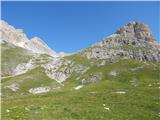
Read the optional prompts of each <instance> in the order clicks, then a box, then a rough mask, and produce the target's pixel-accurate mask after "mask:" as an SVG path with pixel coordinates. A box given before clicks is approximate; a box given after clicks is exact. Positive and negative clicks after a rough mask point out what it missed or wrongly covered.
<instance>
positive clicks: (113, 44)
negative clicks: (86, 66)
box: [85, 22, 160, 61]
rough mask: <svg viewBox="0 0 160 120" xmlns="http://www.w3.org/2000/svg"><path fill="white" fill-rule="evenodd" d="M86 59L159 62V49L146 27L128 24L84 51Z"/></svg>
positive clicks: (137, 23)
mask: <svg viewBox="0 0 160 120" xmlns="http://www.w3.org/2000/svg"><path fill="white" fill-rule="evenodd" d="M85 51H86V52H85V56H86V57H87V58H88V59H91V58H97V59H110V58H114V57H117V56H119V57H128V58H133V59H137V60H141V61H160V47H159V45H158V43H157V42H156V41H155V40H154V38H153V35H152V33H151V31H150V29H149V27H148V26H147V25H145V24H144V23H140V22H130V23H128V24H127V25H125V26H123V27H121V28H120V29H118V30H117V31H116V32H115V33H114V34H112V35H110V36H108V37H106V38H104V40H103V41H101V42H99V43H97V44H95V45H93V46H92V47H91V48H88V49H86V50H85Z"/></svg>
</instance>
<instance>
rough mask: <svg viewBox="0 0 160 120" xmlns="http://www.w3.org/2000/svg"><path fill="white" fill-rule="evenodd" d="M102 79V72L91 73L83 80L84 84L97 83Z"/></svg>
mask: <svg viewBox="0 0 160 120" xmlns="http://www.w3.org/2000/svg"><path fill="white" fill-rule="evenodd" d="M101 79H102V74H101V73H95V74H90V75H89V76H88V77H87V78H84V79H82V80H81V83H82V84H87V83H95V82H97V81H99V80H101Z"/></svg>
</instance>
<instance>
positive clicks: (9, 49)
mask: <svg viewBox="0 0 160 120" xmlns="http://www.w3.org/2000/svg"><path fill="white" fill-rule="evenodd" d="M1 51H2V56H1V57H2V59H1V60H2V65H1V68H2V75H3V76H7V75H9V74H10V72H11V71H12V70H13V69H15V67H16V66H17V65H18V64H20V63H25V62H27V61H28V60H29V59H30V58H31V54H29V53H28V51H27V50H24V49H23V48H20V47H16V46H14V45H10V44H8V43H4V44H2V45H1Z"/></svg>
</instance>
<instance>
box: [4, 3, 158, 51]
mask: <svg viewBox="0 0 160 120" xmlns="http://www.w3.org/2000/svg"><path fill="white" fill-rule="evenodd" d="M159 7H160V2H129V1H128V2H98V1H97V2H82V1H81V2H73V1H72V2H62V1H61V2H56V1H54V2H53V1H52V2H51V1H50V2H49V1H48V2H44V1H43V2H31V1H30V2H24V1H23V2H22V1H21V2H11V1H10V2H2V6H1V11H2V13H1V14H2V15H1V19H2V20H5V21H6V22H7V23H9V24H10V25H12V26H14V27H15V28H19V29H23V31H24V32H25V33H26V35H27V37H28V38H29V39H31V38H32V37H34V36H38V37H40V38H41V39H43V41H45V42H46V43H47V44H48V46H49V47H51V48H52V49H53V50H55V51H56V52H61V51H63V52H68V53H70V52H76V51H78V50H81V49H84V48H87V47H89V46H90V45H92V44H95V43H96V42H98V41H100V40H102V39H103V38H104V37H106V36H108V35H111V34H112V33H114V32H115V31H116V30H117V29H118V28H119V27H121V26H123V25H125V24H127V23H128V22H130V21H139V22H144V23H146V24H148V25H149V26H150V28H151V30H152V33H153V36H154V38H155V39H156V40H158V41H159V40H160V36H159V35H160V32H159V30H160V24H159V20H160V19H159V18H158V16H159V14H160V13H159V12H160V10H159Z"/></svg>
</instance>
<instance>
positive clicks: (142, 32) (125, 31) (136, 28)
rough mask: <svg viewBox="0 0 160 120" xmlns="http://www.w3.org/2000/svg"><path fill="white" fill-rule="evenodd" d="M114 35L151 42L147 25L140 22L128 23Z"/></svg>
mask: <svg viewBox="0 0 160 120" xmlns="http://www.w3.org/2000/svg"><path fill="white" fill-rule="evenodd" d="M116 34H120V35H123V36H128V35H130V36H132V37H135V38H137V39H143V40H146V41H151V40H153V36H152V32H151V30H150V28H149V26H148V25H146V24H144V23H142V22H129V23H128V24H126V25H124V26H122V27H121V28H120V29H118V30H117V31H116Z"/></svg>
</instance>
